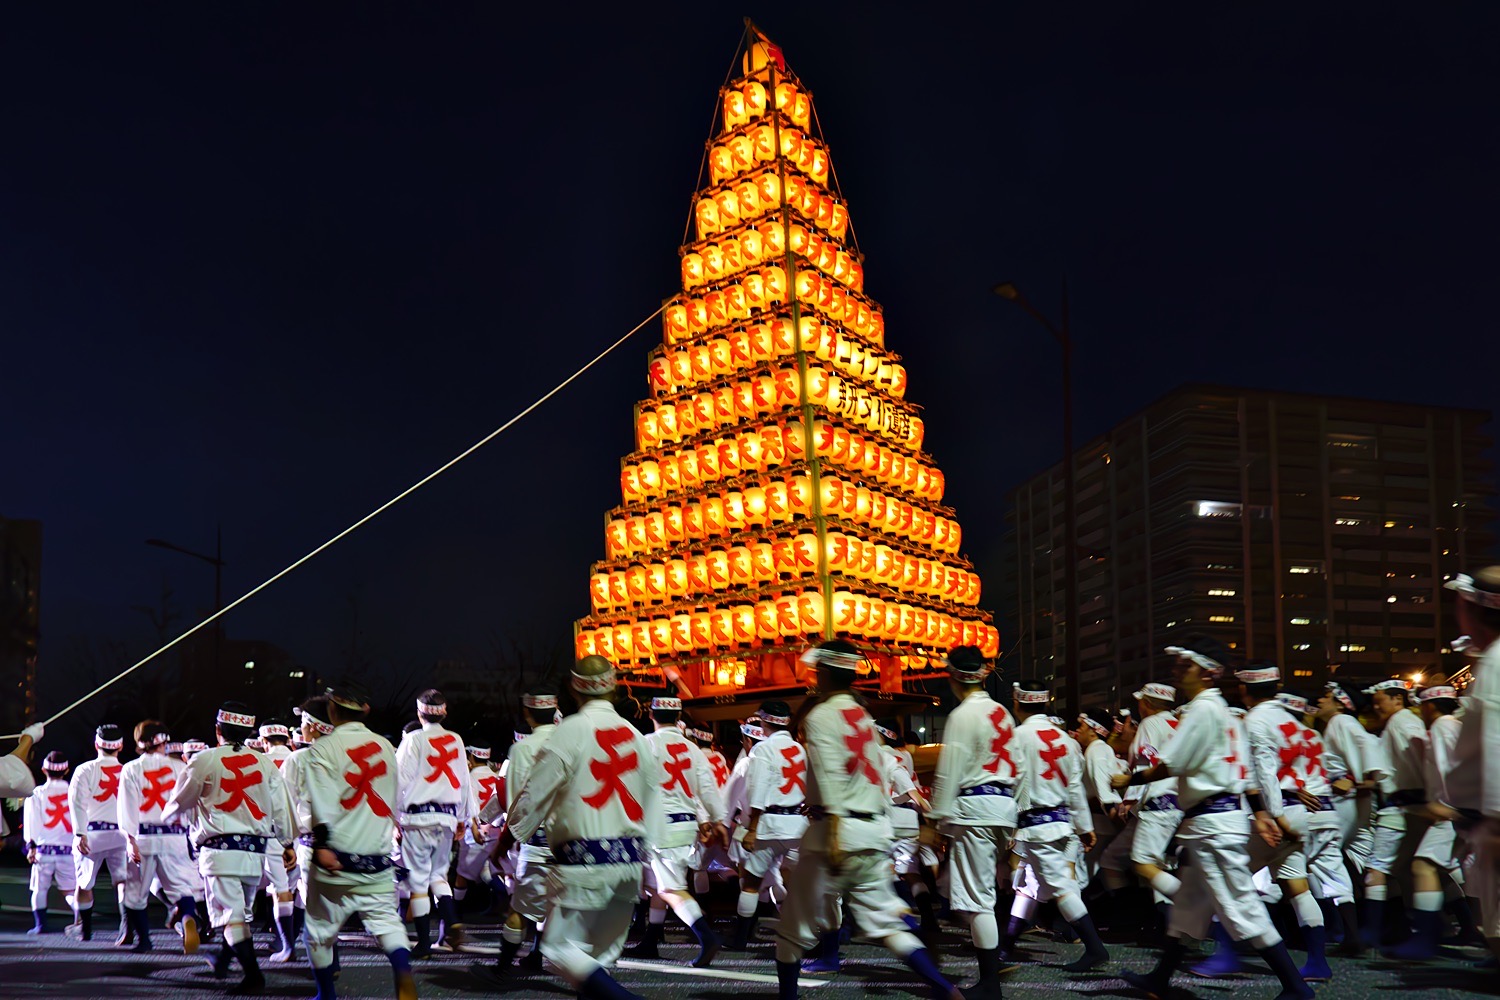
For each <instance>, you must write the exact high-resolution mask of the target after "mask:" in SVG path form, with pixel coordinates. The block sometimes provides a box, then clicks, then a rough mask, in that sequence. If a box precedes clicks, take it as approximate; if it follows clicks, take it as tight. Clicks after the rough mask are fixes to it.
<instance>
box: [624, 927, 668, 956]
mask: <svg viewBox="0 0 1500 1000" xmlns="http://www.w3.org/2000/svg"><path fill="white" fill-rule="evenodd" d="M665 929H666V924H652V923H648V924H647V925H646V934H645V936H644V937H642V938H641V942H640V944H637V945H635V946H634V947H632V948H626V949H625V952H624V954H625V957H626V958H661V954H660V953H659V952H658V951H657V950H656V946H657V945H659V944H661V936H662V931H663V930H665Z"/></svg>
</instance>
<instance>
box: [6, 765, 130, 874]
mask: <svg viewBox="0 0 1500 1000" xmlns="http://www.w3.org/2000/svg"><path fill="white" fill-rule="evenodd" d="M35 787H36V779H35V778H33V777H32V776H31V768H30V767H27V766H26V762H25V761H24V760H22V759H21V758H20V757H17V756H16V755H15V754H8V755H6V756H4V757H0V799H18V798H20V797H21V796H23V795H30V794H31V790H32V789H33V788H35ZM110 874H111V875H113V874H114V872H110Z"/></svg>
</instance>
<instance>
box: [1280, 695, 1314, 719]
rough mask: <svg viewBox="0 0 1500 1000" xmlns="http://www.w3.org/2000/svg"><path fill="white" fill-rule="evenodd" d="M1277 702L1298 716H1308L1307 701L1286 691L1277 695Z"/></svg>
mask: <svg viewBox="0 0 1500 1000" xmlns="http://www.w3.org/2000/svg"><path fill="white" fill-rule="evenodd" d="M1276 700H1277V701H1278V702H1280V703H1281V704H1283V705H1285V706H1286V707H1287V708H1288V709H1290V710H1291V711H1293V712H1295V713H1297V714H1298V715H1306V714H1307V699H1306V698H1303V697H1300V696H1298V695H1295V694H1287V693H1286V692H1285V691H1282V692H1280V693H1279V694H1277V695H1276Z"/></svg>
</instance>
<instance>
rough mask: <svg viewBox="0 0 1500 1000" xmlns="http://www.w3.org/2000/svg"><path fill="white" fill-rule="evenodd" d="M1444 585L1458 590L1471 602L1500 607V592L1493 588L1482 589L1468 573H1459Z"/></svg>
mask: <svg viewBox="0 0 1500 1000" xmlns="http://www.w3.org/2000/svg"><path fill="white" fill-rule="evenodd" d="M1443 586H1444V588H1446V589H1448V590H1456V591H1458V593H1459V594H1460V595H1462V597H1463V599H1464V600H1466V601H1468V602H1469V603H1470V604H1477V605H1479V606H1480V607H1482V608H1500V594H1497V593H1495V592H1494V591H1492V590H1480V589H1479V588H1478V587H1476V586H1474V578H1473V577H1472V576H1470V575H1469V574H1467V573H1460V574H1458V575H1457V576H1455V577H1454V578H1453V579H1451V580H1449V581H1448V582H1447V583H1445V584H1443Z"/></svg>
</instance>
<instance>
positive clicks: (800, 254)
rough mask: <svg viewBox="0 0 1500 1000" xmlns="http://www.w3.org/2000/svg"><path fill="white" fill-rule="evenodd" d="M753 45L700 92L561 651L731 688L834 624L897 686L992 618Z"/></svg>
mask: <svg viewBox="0 0 1500 1000" xmlns="http://www.w3.org/2000/svg"><path fill="white" fill-rule="evenodd" d="M769 51H770V50H769V49H768V47H767V43H765V42H764V40H755V41H754V42H753V44H752V46H751V50H750V56H749V57H747V65H746V75H745V76H744V77H742V78H741V79H739V80H737V81H735V82H733V83H732V84H731V85H729V86H728V87H726V88H725V90H724V91H723V92H722V95H721V96H722V114H721V117H720V123H719V124H720V130H719V134H718V136H717V138H716V139H714V140H713V141H712V142H711V143H710V144H709V152H708V168H709V178H708V180H709V186H708V187H707V188H705V189H704V190H703V191H701V192H700V193H699V194H698V195H697V196H695V198H694V201H693V220H694V223H695V225H696V233H695V240H694V242H692V243H690V244H688V245H686V246H684V247H683V248H682V251H681V258H682V259H681V277H682V291H681V293H679V294H678V295H677V296H675V297H674V298H673V299H672V300H671V301H669V302H668V303H667V305H666V306H664V308H663V313H662V315H663V320H662V323H663V337H662V345H661V346H660V347H658V348H656V349H655V350H654V351H653V352H652V354H651V357H650V359H649V361H648V366H647V384H648V387H649V392H650V396H649V397H648V398H647V399H645V400H642V401H641V402H640V403H638V404H637V406H636V411H635V451H634V452H632V453H631V454H630V455H628V456H626V457H625V458H624V459H623V460H622V462H621V470H620V492H621V501H622V502H621V505H620V506H619V507H617V508H615V509H614V510H613V511H611V512H610V514H609V515H608V517H607V518H606V528H605V558H604V559H603V560H602V561H601V562H599V563H597V564H595V566H594V567H593V570H592V573H591V578H590V586H589V593H590V604H591V608H592V614H591V615H590V616H589V617H587V618H585V619H583V620H581V621H580V622H579V623H578V627H577V631H576V647H577V652H578V653H579V655H585V654H588V653H598V654H601V655H603V656H606V657H608V658H610V659H611V660H613V661H615V662H616V663H618V664H619V665H621V666H622V667H624V668H626V669H642V668H644V669H657V668H667V670H668V674H669V676H672V677H686V678H696V680H689V681H687V682H686V683H688V686H689V687H690V688H696V687H698V686H701V685H706V686H707V687H709V688H714V687H729V688H731V689H743V688H745V687H746V686H747V684H748V685H749V686H751V687H754V686H756V685H757V684H762V683H764V684H772V683H787V682H790V681H791V680H792V679H793V678H794V677H795V678H796V679H798V680H800V679H803V678H802V677H801V672H800V671H799V669H798V668H797V667H796V666H795V662H796V658H795V652H796V651H797V650H798V649H800V648H802V647H804V646H806V645H807V644H809V643H815V642H817V641H820V640H822V639H824V638H830V637H834V636H838V637H844V638H848V639H851V640H854V641H856V642H858V643H859V644H860V645H861V647H862V648H864V649H865V650H866V651H867V652H868V653H869V655H870V657H871V670H872V671H874V672H877V673H879V674H880V676H881V683H882V685H885V684H886V683H887V681H888V679H890V678H894V680H893V681H892V683H894V684H895V685H896V686H898V687H899V684H900V677H901V675H902V674H903V672H910V671H913V670H917V671H920V670H925V669H928V668H931V667H934V666H936V664H937V659H936V658H935V656H934V655H932V653H931V652H930V651H931V650H943V649H947V648H949V647H951V646H954V645H959V644H967V645H978V646H980V647H981V648H982V649H984V650H985V651H986V653H987V654H988V655H991V656H993V655H995V654H996V653H997V652H998V647H999V634H998V632H996V630H995V629H994V627H993V626H992V625H991V624H990V621H989V616H988V614H987V613H985V612H984V611H982V610H980V609H979V606H978V605H979V600H980V581H979V577H978V575H977V574H975V573H974V571H973V567H972V565H971V564H970V563H969V561H968V560H967V559H965V558H963V556H961V555H960V554H959V548H960V543H961V540H962V531H961V529H960V527H959V524H958V520H957V518H956V517H955V516H954V514H953V511H952V510H950V509H949V508H946V507H943V506H942V499H943V492H944V486H945V482H944V477H943V473H942V472H941V471H940V470H939V469H938V467H937V464H936V462H934V461H933V460H932V458H931V457H930V456H929V455H927V454H926V453H925V452H924V451H923V450H922V449H923V445H924V438H925V433H926V426H925V424H924V422H923V420H922V418H921V417H920V416H919V412H920V411H919V408H918V407H916V406H915V405H914V404H912V403H910V402H908V401H907V400H906V389H907V370H906V367H905V366H904V365H903V364H902V363H901V360H900V358H899V356H897V355H895V354H893V353H891V352H890V351H888V350H887V349H886V348H885V319H884V314H883V313H882V312H881V310H880V307H879V305H877V304H876V303H875V302H873V301H872V300H871V299H869V298H868V297H867V296H866V295H865V293H864V285H865V265H864V259H863V256H862V255H861V254H860V253H859V252H858V250H857V248H855V247H853V246H852V245H850V243H849V238H850V233H851V229H850V222H849V210H848V206H847V204H846V203H845V202H844V200H843V199H842V198H841V197H839V196H838V194H837V193H836V192H834V191H832V190H830V188H829V178H830V177H831V176H832V166H831V163H830V160H829V155H828V149H827V147H826V146H825V145H824V143H823V142H822V141H821V140H820V139H819V138H817V137H816V136H814V135H812V134H810V132H811V131H813V130H814V129H815V117H814V115H813V110H812V98H811V95H810V94H808V93H807V91H806V90H805V89H803V88H802V87H801V86H800V84H798V82H797V81H796V79H795V77H793V76H792V75H791V74H789V73H787V72H786V71H785V69H784V68H783V66H782V65H781V64H780V62H779V60H778V59H776V58H773V57H771V56H769V55H768V53H769ZM675 663H693V664H695V665H696V669H694V670H691V671H679V670H677V669H676V668H674V667H672V666H671V665H672V664H675ZM747 678H748V680H747Z"/></svg>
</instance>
